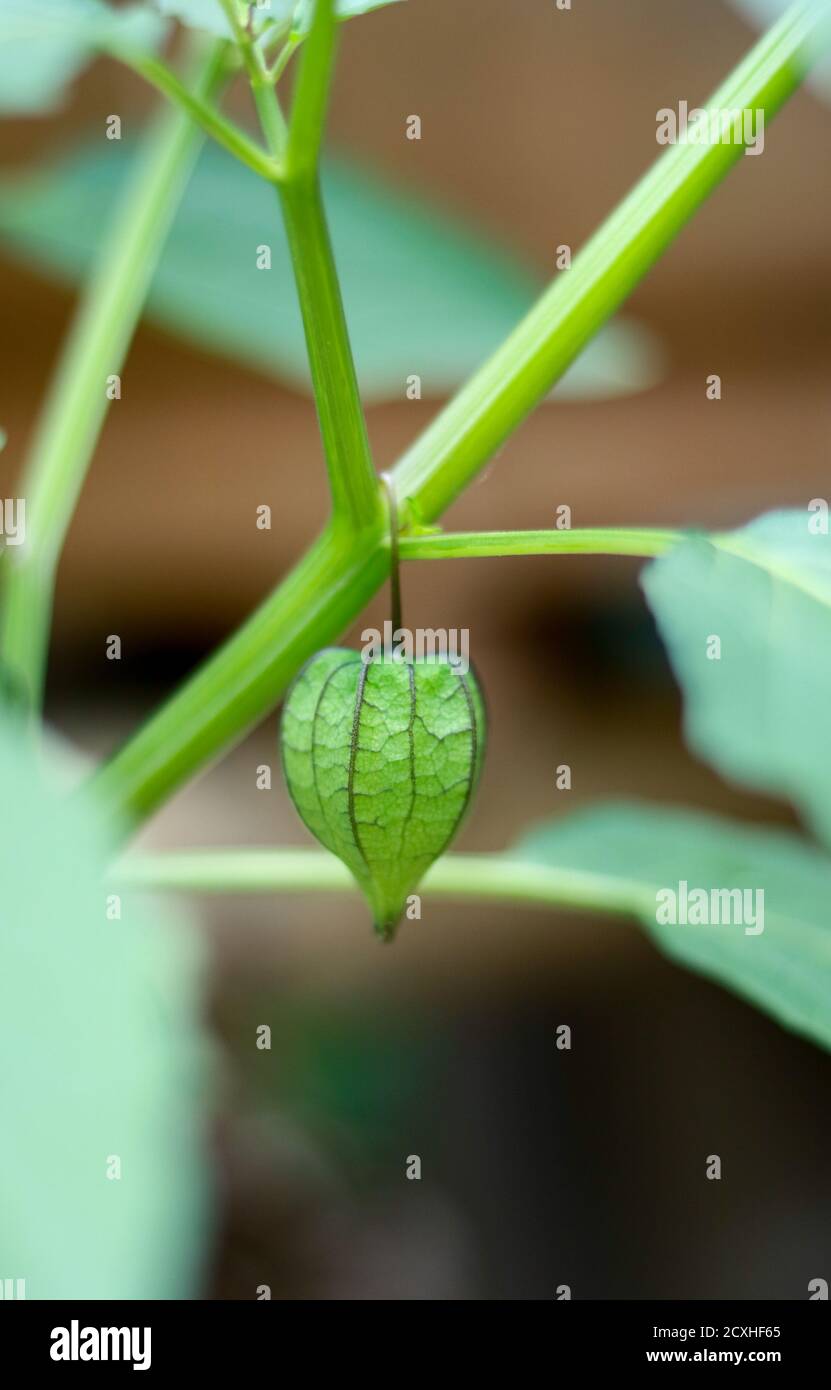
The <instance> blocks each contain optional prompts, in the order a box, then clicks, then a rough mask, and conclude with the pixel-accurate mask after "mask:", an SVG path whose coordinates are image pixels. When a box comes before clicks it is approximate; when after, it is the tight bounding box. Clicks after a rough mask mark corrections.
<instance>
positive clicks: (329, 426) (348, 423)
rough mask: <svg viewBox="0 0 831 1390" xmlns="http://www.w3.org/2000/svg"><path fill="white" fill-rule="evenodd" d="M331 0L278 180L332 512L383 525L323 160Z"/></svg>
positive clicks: (322, 11) (321, 4) (309, 47)
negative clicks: (337, 262) (329, 220)
mask: <svg viewBox="0 0 831 1390" xmlns="http://www.w3.org/2000/svg"><path fill="white" fill-rule="evenodd" d="M335 27H336V26H335V14H334V3H333V0H317V4H316V6H315V12H314V18H313V20H312V27H311V31H310V33H309V36H308V38H307V40H306V42H305V45H304V48H303V57H302V60H301V64H300V71H299V73H298V76H297V85H296V90H295V95H294V102H293V104H292V110H291V119H290V124H289V136H288V144H287V147H286V155H285V171H284V175H283V178H282V179H281V182H280V185H279V192H280V200H281V204H282V209H283V220H284V222H285V225H286V234H287V237H288V243H289V251H290V254H291V260H292V266H293V268H294V278H295V282H296V284H297V295H298V299H299V301H300V309H301V313H302V315H303V326H304V329H305V333H306V346H307V349H308V354H309V365H310V367H311V373H312V384H313V386H314V393H315V401H316V404H317V414H318V420H319V422H320V433H321V436H322V439H323V448H324V452H325V454H326V466H327V469H328V472H329V486H330V490H331V494H332V508H333V519H334V522H335V524H336V525H343V526H346V527H348V528H349V529H351V530H352V531H356V532H364V531H366V530H367V529H372V528H375V529H376V530H379V528H380V526H381V524H382V521H383V507H382V503H381V497H380V488H379V484H378V478H377V476H376V473H375V469H374V467H373V463H372V454H371V452H370V448H369V439H368V436H367V431H366V421H365V419H364V412H363V408H362V406H361V398H360V393H359V390H358V381H357V377H356V375H355V364H354V361H353V358H352V349H351V347H350V343H349V333H348V330H347V326H346V316H345V314H344V311H343V301H342V299H341V293H340V284H339V282H338V275H337V270H336V268H335V261H334V256H333V254H332V245H331V242H330V239H329V230H328V227H327V225H326V214H325V211H324V207H323V198H322V196H321V191H320V180H319V175H318V161H319V157H320V145H321V141H322V139H323V129H324V125H325V120H326V106H327V101H328V96H329V86H330V83H331V77H332V65H333V62H334V53H335Z"/></svg>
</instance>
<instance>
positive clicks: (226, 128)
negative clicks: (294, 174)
mask: <svg viewBox="0 0 831 1390" xmlns="http://www.w3.org/2000/svg"><path fill="white" fill-rule="evenodd" d="M119 57H120V59H121V61H122V62H123V63H124V64H125V65H126V66H127V67H129V68H132V69H133V71H134V72H137V73H138V74H139V76H140V77H143V78H144V79H145V81H146V82H149V83H150V84H151V86H153V87H155V88H156V90H157V91H159V92H161V93H162V95H163V96H166V97H167V98H168V100H169V101H172V102H173V104H174V105H175V106H179V107H181V108H182V110H183V111H186V112H187V114H188V115H189V116H191V117H192V118H193V120H194V121H196V123H197V125H200V126H201V127H202V129H203V130H204V131H205V133H206V135H210V136H211V137H212V138H213V139H214V140H216V142H217V144H219V145H222V147H223V149H226V150H228V152H229V153H230V154H232V155H233V156H234V157H235V159H238V160H240V162H241V163H242V164H247V165H248V168H249V169H253V171H254V173H255V174H259V176H260V178H263V179H267V180H268V181H269V182H270V183H274V182H275V181H276V179H277V177H278V175H279V173H280V165H279V164H278V163H277V161H276V160H275V159H273V158H270V157H269V155H268V154H267V153H266V151H265V150H262V149H260V146H259V145H257V144H256V143H255V141H253V140H251V139H250V138H249V136H247V135H246V133H245V131H244V130H240V128H239V126H236V125H234V123H233V121H229V120H227V118H226V117H225V116H223V115H222V113H221V112H220V111H218V110H217V109H216V107H215V106H212V105H211V103H210V102H209V101H205V100H204V99H203V98H202V96H201V95H200V94H198V93H196V92H192V91H190V89H189V88H188V86H187V85H186V83H184V82H181V81H180V80H179V78H178V77H177V76H176V74H175V72H171V70H170V68H168V67H166V66H165V64H164V63H161V62H159V61H158V59H156V58H149V57H147V56H146V55H144V54H125V53H120V54H119Z"/></svg>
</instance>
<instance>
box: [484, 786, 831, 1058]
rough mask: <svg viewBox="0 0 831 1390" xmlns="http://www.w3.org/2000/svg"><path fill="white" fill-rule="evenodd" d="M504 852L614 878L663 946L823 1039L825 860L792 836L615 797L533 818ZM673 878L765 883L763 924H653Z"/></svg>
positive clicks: (693, 883)
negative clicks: (758, 928)
mask: <svg viewBox="0 0 831 1390" xmlns="http://www.w3.org/2000/svg"><path fill="white" fill-rule="evenodd" d="M511 857H512V858H518V859H522V860H524V861H526V862H528V863H534V864H544V865H547V866H548V867H550V868H557V869H565V870H567V871H573V872H578V873H584V874H592V875H595V876H596V878H597V880H598V884H599V885H601V886H605V885H608V887H609V888H612V889H614V888H615V886H616V885H619V886H620V890H621V898H622V900H623V901H625V902H628V903H629V904H630V905H631V907H632V909H633V911H635V912H636V914H637V916H638V917H639V919H640V920H641V922H642V923H643V925H644V927H645V928H646V929H647V931H648V932H649V934H650V936H651V937H652V938H653V939H654V940H655V942H656V943H657V945H658V946H659V947H660V948H661V950H663V951H664V952H665V953H666V954H667V955H668V956H671V957H672V958H673V959H674V960H677V961H678V962H679V963H680V964H682V965H685V966H688V967H689V968H690V969H692V970H696V971H699V972H700V973H701V974H703V975H707V976H710V977H711V978H713V979H715V980H717V981H718V982H719V983H720V984H722V985H725V986H726V987H727V988H729V989H732V990H734V991H735V993H737V994H739V995H742V996H743V997H744V998H746V999H748V1000H750V1002H751V1003H753V1004H755V1005H757V1006H758V1007H759V1008H761V1009H763V1010H764V1011H765V1012H766V1013H769V1014H771V1015H772V1016H773V1017H774V1018H775V1019H777V1020H778V1021H779V1022H780V1023H781V1024H782V1025H783V1026H784V1027H786V1028H791V1029H793V1030H794V1031H796V1032H798V1033H804V1034H805V1035H806V1036H808V1037H810V1038H812V1039H813V1040H814V1041H815V1042H818V1043H821V1044H822V1046H823V1047H827V1048H831V920H829V911H828V904H829V902H831V861H830V860H828V859H827V858H826V857H825V855H824V854H821V853H820V852H819V851H818V850H816V849H814V848H812V847H811V846H809V845H807V844H805V843H803V842H802V841H801V840H800V839H799V838H798V837H797V836H795V835H791V834H789V833H788V832H785V831H772V830H763V829H756V828H751V827H748V826H743V825H739V824H736V823H734V822H731V821H727V820H722V819H720V818H718V817H715V816H706V815H702V814H700V813H697V812H693V811H686V810H679V809H675V808H674V807H667V806H646V805H640V804H639V803H637V802H624V803H618V804H612V805H605V806H598V807H595V808H593V809H591V810H588V811H586V812H582V813H578V814H576V815H574V816H570V817H568V818H567V819H565V820H561V821H557V822H554V823H552V824H549V825H543V826H539V827H538V828H537V829H535V830H534V831H532V832H531V833H530V834H529V835H528V836H526V837H525V838H524V839H523V840H522V841H521V843H520V844H519V845H517V847H516V848H515V849H514V850H513V851H512V853H511ZM682 881H686V882H687V884H688V885H689V890H690V891H692V889H693V888H705V889H707V890H710V889H713V888H717V889H734V888H739V889H744V888H748V889H762V890H764V895H765V896H764V930H763V931H762V932H761V933H759V934H758V935H746V934H745V930H744V927H743V926H742V925H741V924H738V925H737V924H732V925H730V924H721V925H715V926H713V925H710V926H692V925H683V924H681V925H678V926H663V925H659V924H658V922H657V921H656V894H657V893H658V892H659V891H660V890H661V889H665V888H671V889H673V890H674V891H677V890H678V885H679V883H681V882H682Z"/></svg>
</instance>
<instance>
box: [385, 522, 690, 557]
mask: <svg viewBox="0 0 831 1390" xmlns="http://www.w3.org/2000/svg"><path fill="white" fill-rule="evenodd" d="M681 539H682V533H681V532H679V531H658V530H653V529H652V528H650V527H626V528H621V527H612V526H608V527H589V528H582V529H581V528H576V529H575V530H573V531H460V532H458V533H455V534H454V533H453V532H450V531H441V532H438V533H437V534H436V535H425V536H401V537H399V541H398V553H399V556H400V558H401V559H402V560H468V559H473V558H484V559H490V558H493V557H495V556H497V555H561V554H564V555H636V556H641V557H643V558H644V559H646V558H648V557H650V556H653V555H663V554H664V552H665V551H666V550H669V549H670V548H671V547H672V546H673V545H677V543H678V542H679V541H680V540H681Z"/></svg>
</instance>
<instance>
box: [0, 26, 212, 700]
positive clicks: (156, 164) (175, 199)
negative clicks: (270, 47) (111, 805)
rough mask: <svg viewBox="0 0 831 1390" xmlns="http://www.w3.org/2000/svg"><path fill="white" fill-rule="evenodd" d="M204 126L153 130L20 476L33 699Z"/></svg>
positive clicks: (27, 660) (11, 627) (16, 608)
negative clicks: (69, 541) (80, 515)
mask: <svg viewBox="0 0 831 1390" xmlns="http://www.w3.org/2000/svg"><path fill="white" fill-rule="evenodd" d="M197 53H198V76H197V77H196V80H195V84H194V88H195V90H196V91H197V92H198V93H199V95H200V96H201V97H204V98H208V97H209V96H211V95H212V94H213V93H215V92H216V91H217V90H218V89H219V87H220V85H221V83H222V81H223V80H224V74H225V53H226V46H225V44H224V43H218V44H212V45H211V47H210V50H209V52H208V55H207V57H206V56H205V46H204V41H203V40H200V41H199V44H198V49H197ZM201 143H202V135H201V132H200V131H199V129H198V128H197V127H196V126H195V125H194V124H193V121H192V120H191V119H190V117H189V116H188V115H185V114H184V113H183V112H182V111H179V110H172V111H171V110H167V111H165V112H164V113H162V114H161V115H160V116H159V118H158V119H157V120H156V121H155V122H154V123H153V125H152V127H151V129H150V130H149V131H148V133H147V135H146V136H145V137H144V140H143V145H142V152H141V155H140V157H139V159H138V163H137V167H136V169H135V171H134V172H133V174H132V175H131V177H130V181H129V186H128V188H127V190H126V192H125V194H124V197H123V200H122V202H121V204H120V206H119V208H118V211H117V213H116V216H115V220H114V222H113V225H112V227H111V229H110V231H109V233H108V236H107V240H106V243H105V245H104V248H103V251H102V254H101V256H100V259H99V261H98V264H97V267H96V269H95V271H94V272H93V275H92V277H91V279H90V281H89V283H88V285H87V287H86V289H85V292H84V296H83V299H82V301H81V304H80V307H79V309H78V312H77V314H76V317H75V321H74V323H73V325H72V329H71V331H70V334H69V337H68V339H67V341H66V344H65V346H64V348H63V352H62V356H61V361H60V364H59V368H58V371H57V374H56V376H55V377H54V379H53V382H52V384H51V387H50V391H49V395H48V397H47V400H46V404H45V407H44V412H43V415H42V416H41V420H40V423H39V426H38V429H37V433H36V435H35V439H34V443H33V446H32V450H31V454H30V456H29V460H28V464H27V467H26V470H25V472H24V474H23V477H22V480H21V491H22V494H23V496H24V497H25V498H26V503H27V538H26V543H25V544H24V545H22V546H18V547H14V548H13V549H12V548H10V549H9V552H8V554H7V556H6V566H5V568H6V574H5V588H4V604H3V610H2V615H0V657H2V661H3V663H4V665H5V667H6V674H7V676H8V678H9V679H10V680H11V681H12V682H13V684H14V686H15V687H16V688H17V689H18V690H19V693H20V697H21V699H22V701H23V702H24V704H26V705H28V706H29V707H30V708H37V707H38V706H39V705H40V702H41V699H42V693H43V684H44V668H45V665H46V659H47V650H48V643H49V625H50V621H51V614H52V598H53V592H54V586H55V575H56V571H57V566H58V561H59V559H60V554H61V550H62V548H63V543H64V539H65V537H66V533H67V530H68V528H69V524H70V521H71V519H72V515H73V512H74V510H75V506H76V503H77V501H78V497H79V495H80V491H81V488H82V486H83V482H84V478H85V477H86V473H87V469H88V467H89V463H90V460H91V458H92V455H93V452H94V450H95V446H96V443H97V441H98V437H99V434H100V432H101V428H102V425H103V423H104V419H105V417H106V414H107V410H108V408H109V405H110V401H109V400H108V398H107V394H106V380H107V377H108V376H109V375H111V374H118V373H120V371H121V368H122V366H123V363H124V359H125V356H126V353H127V349H128V347H129V344H130V340H131V338H132V336H133V333H134V331H135V327H136V324H137V322H138V319H139V316H140V314H141V310H142V307H143V304H144V300H145V297H146V294H147V289H148V286H149V284H150V279H151V277H152V274H153V271H154V269H155V266H156V262H157V259H158V255H159V252H160V250H161V247H162V245H163V243H164V239H165V237H166V235H167V231H168V228H169V226H170V222H171V220H172V218H173V215H174V213H175V210H176V208H177V206H178V204H179V200H180V198H181V195H182V192H183V190H184V188H185V185H186V183H187V179H188V176H189V174H190V170H191V167H192V165H193V162H194V160H195V158H196V155H197V153H198V150H199V147H200V145H201Z"/></svg>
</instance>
